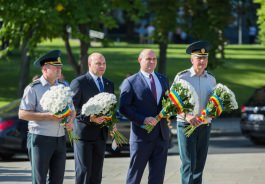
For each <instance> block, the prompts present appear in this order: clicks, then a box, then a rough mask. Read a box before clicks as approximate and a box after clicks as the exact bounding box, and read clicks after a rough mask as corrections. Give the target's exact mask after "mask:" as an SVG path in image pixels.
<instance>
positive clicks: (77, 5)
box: [58, 0, 116, 74]
mask: <svg viewBox="0 0 265 184" xmlns="http://www.w3.org/2000/svg"><path fill="white" fill-rule="evenodd" d="M58 6H59V7H61V8H60V17H61V20H62V21H63V30H62V33H63V40H64V42H65V46H66V50H67V55H68V61H69V62H70V64H71V65H72V66H73V68H74V69H75V71H76V73H77V74H80V73H84V72H86V71H87V67H88V66H87V57H88V49H89V48H90V41H91V40H90V37H89V30H91V29H95V30H103V29H104V28H113V27H114V26H116V22H115V20H114V18H113V17H112V16H111V10H112V8H113V4H112V1H109V0H65V1H62V2H61V3H58ZM68 28H71V33H69V32H68V31H67V29H68ZM70 34H71V35H70ZM70 36H72V37H74V38H78V39H79V40H80V64H79V62H77V61H76V60H75V58H74V55H73V52H72V49H71V46H70V42H69V38H70Z"/></svg>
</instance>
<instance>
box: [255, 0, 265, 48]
mask: <svg viewBox="0 0 265 184" xmlns="http://www.w3.org/2000/svg"><path fill="white" fill-rule="evenodd" d="M255 2H256V3H258V4H260V8H259V9H258V11H257V15H258V22H257V23H258V25H259V29H260V31H259V39H260V42H261V43H262V44H264V45H265V1H264V0H255Z"/></svg>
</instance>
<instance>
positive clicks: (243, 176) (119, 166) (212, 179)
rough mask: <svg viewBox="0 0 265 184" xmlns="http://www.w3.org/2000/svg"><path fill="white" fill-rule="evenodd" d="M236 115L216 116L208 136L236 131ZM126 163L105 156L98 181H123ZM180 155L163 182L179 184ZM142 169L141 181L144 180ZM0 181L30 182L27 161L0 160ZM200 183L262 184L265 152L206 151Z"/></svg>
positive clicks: (70, 167)
mask: <svg viewBox="0 0 265 184" xmlns="http://www.w3.org/2000/svg"><path fill="white" fill-rule="evenodd" d="M239 133H240V126H239V119H238V118H226V119H225V120H222V119H219V120H216V122H215V123H214V124H213V131H212V136H221V135H223V134H239ZM128 166H129V157H122V158H106V159H105V162H104V171H103V180H102V184H124V183H125V179H126V175H127V170H128ZM179 167H180V159H179V156H178V155H171V156H168V161H167V167H166V175H165V182H164V184H180V175H179V174H180V173H179ZM74 176H75V171H74V160H73V159H68V160H67V162H66V172H65V180H64V184H74ZM147 178H148V169H146V171H145V173H144V176H143V179H142V184H147ZM0 183H1V184H18V183H19V184H29V183H31V168H30V164H29V161H19V162H0ZM203 183H204V184H264V183H265V153H245V154H243V153H236V154H209V155H208V159H207V162H206V168H205V170H204V177H203Z"/></svg>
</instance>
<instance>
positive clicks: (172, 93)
mask: <svg viewBox="0 0 265 184" xmlns="http://www.w3.org/2000/svg"><path fill="white" fill-rule="evenodd" d="M168 96H169V98H170V99H171V100H172V102H173V103H174V104H175V106H176V107H177V109H178V113H182V112H183V106H184V104H183V102H182V100H181V98H180V97H179V95H178V93H177V92H176V91H175V90H174V89H171V90H170V93H169V94H168Z"/></svg>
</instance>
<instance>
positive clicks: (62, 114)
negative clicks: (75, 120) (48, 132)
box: [53, 105, 71, 118]
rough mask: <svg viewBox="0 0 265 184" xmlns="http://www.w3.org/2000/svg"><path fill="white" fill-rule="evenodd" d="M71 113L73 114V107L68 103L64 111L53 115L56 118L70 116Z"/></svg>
mask: <svg viewBox="0 0 265 184" xmlns="http://www.w3.org/2000/svg"><path fill="white" fill-rule="evenodd" d="M70 114H71V109H70V107H69V105H67V106H66V107H65V109H64V110H63V111H62V112H59V113H56V114H54V115H53V116H55V117H56V118H64V117H67V116H69V115H70Z"/></svg>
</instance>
